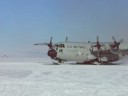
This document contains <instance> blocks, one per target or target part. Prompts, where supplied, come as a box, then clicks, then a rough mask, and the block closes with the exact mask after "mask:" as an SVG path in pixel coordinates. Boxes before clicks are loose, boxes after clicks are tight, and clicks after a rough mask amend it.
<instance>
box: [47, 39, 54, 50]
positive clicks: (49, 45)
mask: <svg viewBox="0 0 128 96" xmlns="http://www.w3.org/2000/svg"><path fill="white" fill-rule="evenodd" d="M52 39H53V38H52V37H51V38H50V42H49V43H48V44H47V45H48V47H49V49H52V47H53V45H52Z"/></svg>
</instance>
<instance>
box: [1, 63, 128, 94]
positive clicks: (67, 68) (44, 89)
mask: <svg viewBox="0 0 128 96" xmlns="http://www.w3.org/2000/svg"><path fill="white" fill-rule="evenodd" d="M0 96H128V65H127V64H120V65H72V64H63V65H51V64H50V63H47V62H43V61H41V62H35V61H32V62H28V61H25V62H1V63H0Z"/></svg>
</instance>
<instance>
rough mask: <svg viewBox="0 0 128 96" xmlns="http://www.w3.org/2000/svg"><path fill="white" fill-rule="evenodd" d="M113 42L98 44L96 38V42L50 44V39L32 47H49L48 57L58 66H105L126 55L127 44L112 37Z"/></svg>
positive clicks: (127, 51)
mask: <svg viewBox="0 0 128 96" xmlns="http://www.w3.org/2000/svg"><path fill="white" fill-rule="evenodd" d="M112 39H113V42H99V37H98V36H97V41H96V42H71V41H68V38H67V37H66V40H65V41H64V42H59V43H55V44H53V43H52V37H51V40H50V42H49V43H38V44H34V45H47V46H48V47H49V50H48V53H47V54H48V56H49V57H51V59H54V60H56V61H57V62H58V63H59V64H60V63H63V62H66V61H74V62H76V63H80V64H107V63H110V62H114V61H118V60H119V59H121V58H122V57H123V56H125V55H127V54H128V43H127V42H123V39H121V40H120V41H119V42H117V41H116V40H115V38H114V37H112Z"/></svg>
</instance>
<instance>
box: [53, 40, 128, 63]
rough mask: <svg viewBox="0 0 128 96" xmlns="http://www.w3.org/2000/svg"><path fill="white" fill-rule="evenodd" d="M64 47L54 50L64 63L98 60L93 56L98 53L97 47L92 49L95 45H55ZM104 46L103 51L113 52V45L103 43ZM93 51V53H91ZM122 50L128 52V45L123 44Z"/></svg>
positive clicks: (65, 43)
mask: <svg viewBox="0 0 128 96" xmlns="http://www.w3.org/2000/svg"><path fill="white" fill-rule="evenodd" d="M61 44H63V45H64V46H63V47H62V46H61V47H60V46H59V47H57V46H54V47H53V49H54V50H56V52H57V58H60V59H61V60H63V61H76V62H84V61H89V60H93V59H96V58H97V57H96V56H94V55H93V54H91V51H98V49H97V47H92V46H93V45H95V43H87V42H60V43H56V44H55V45H61ZM101 44H102V43H101ZM103 44H104V46H102V47H101V50H103V51H105V50H111V47H110V44H113V43H103ZM90 50H91V51H90ZM120 50H128V43H121V44H120Z"/></svg>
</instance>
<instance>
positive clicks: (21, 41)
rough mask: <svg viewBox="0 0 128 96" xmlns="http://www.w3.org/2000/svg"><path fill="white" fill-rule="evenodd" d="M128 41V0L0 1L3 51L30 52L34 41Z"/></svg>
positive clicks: (0, 41) (0, 33)
mask: <svg viewBox="0 0 128 96" xmlns="http://www.w3.org/2000/svg"><path fill="white" fill-rule="evenodd" d="M97 35H99V36H100V40H101V41H111V36H115V37H116V38H117V39H121V38H124V39H125V40H126V41H128V39H127V37H128V0H0V45H1V50H4V51H6V50H9V51H15V50H16V51H17V52H18V51H20V50H22V51H30V52H32V53H34V54H35V53H36V50H35V49H33V47H34V48H35V46H33V43H38V42H46V41H49V38H50V37H51V36H53V38H54V39H53V41H55V42H59V41H63V40H64V39H65V37H66V36H68V37H69V40H71V41H88V40H90V41H95V40H96V36H97Z"/></svg>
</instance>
